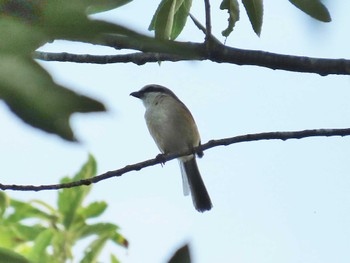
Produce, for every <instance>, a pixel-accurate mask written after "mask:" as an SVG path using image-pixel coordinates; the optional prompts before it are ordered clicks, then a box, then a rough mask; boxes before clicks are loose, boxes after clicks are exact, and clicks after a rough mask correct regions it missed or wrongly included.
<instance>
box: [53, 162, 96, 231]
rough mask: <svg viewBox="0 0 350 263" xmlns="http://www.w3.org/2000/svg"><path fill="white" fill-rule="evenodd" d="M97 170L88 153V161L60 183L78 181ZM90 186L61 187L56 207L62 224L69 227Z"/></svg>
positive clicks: (92, 174)
mask: <svg viewBox="0 0 350 263" xmlns="http://www.w3.org/2000/svg"><path fill="white" fill-rule="evenodd" d="M96 171H97V164H96V161H95V159H94V158H93V156H92V155H89V159H88V161H87V162H86V163H85V164H84V165H83V167H82V168H81V170H80V171H79V172H78V173H77V174H76V175H75V176H74V177H73V178H72V179H70V178H65V179H63V180H61V183H67V182H72V181H78V180H81V179H87V178H91V177H94V176H95V175H96ZM90 189H91V186H85V185H83V186H80V187H74V188H68V189H63V190H60V191H59V194H58V209H59V211H60V213H61V214H62V216H63V224H64V226H65V227H66V228H67V229H69V227H70V226H71V224H72V223H73V222H74V219H75V217H76V215H77V211H78V210H79V209H80V208H81V206H82V203H83V201H84V199H85V197H86V195H87V194H88V193H89V192H90Z"/></svg>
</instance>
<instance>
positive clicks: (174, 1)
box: [148, 0, 192, 40]
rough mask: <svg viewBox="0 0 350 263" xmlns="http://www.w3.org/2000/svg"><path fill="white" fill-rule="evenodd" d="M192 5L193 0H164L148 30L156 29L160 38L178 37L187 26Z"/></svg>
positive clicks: (156, 33) (172, 38)
mask: <svg viewBox="0 0 350 263" xmlns="http://www.w3.org/2000/svg"><path fill="white" fill-rule="evenodd" d="M191 5H192V0H162V2H161V3H160V4H159V6H158V8H157V10H156V12H155V14H154V15H153V18H152V21H151V24H150V26H149V28H148V30H154V31H155V35H156V37H157V38H160V39H166V40H169V39H171V40H174V39H176V38H177V37H178V35H179V34H180V33H181V31H182V30H183V28H184V27H185V24H186V21H187V18H188V15H189V12H190V9H191Z"/></svg>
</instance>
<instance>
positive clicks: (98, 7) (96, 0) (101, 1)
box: [87, 0, 132, 14]
mask: <svg viewBox="0 0 350 263" xmlns="http://www.w3.org/2000/svg"><path fill="white" fill-rule="evenodd" d="M131 1H132V0H89V3H90V6H89V7H88V8H87V13H88V14H95V13H100V12H104V11H108V10H111V9H114V8H118V7H121V6H123V5H126V4H128V3H130V2H131Z"/></svg>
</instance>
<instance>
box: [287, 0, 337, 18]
mask: <svg viewBox="0 0 350 263" xmlns="http://www.w3.org/2000/svg"><path fill="white" fill-rule="evenodd" d="M289 2H291V3H292V4H293V5H295V6H296V7H297V8H299V9H300V10H301V11H303V12H305V13H306V14H308V15H309V16H311V17H313V18H315V19H317V20H319V21H322V22H330V21H332V18H331V15H330V14H329V11H328V9H327V7H325V6H324V5H323V4H322V3H321V2H320V0H289Z"/></svg>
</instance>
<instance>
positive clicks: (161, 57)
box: [34, 51, 191, 65]
mask: <svg viewBox="0 0 350 263" xmlns="http://www.w3.org/2000/svg"><path fill="white" fill-rule="evenodd" d="M34 57H35V58H36V59H40V60H45V61H60V62H76V63H92V64H110V63H128V62H131V63H134V64H136V65H143V64H146V63H148V62H159V61H173V62H176V61H183V60H190V59H191V58H184V57H180V56H178V55H171V54H161V53H142V52H136V53H131V54H123V55H109V56H107V55H101V56H100V55H88V54H81V55H79V54H72V53H66V52H62V53H51V52H41V51H37V52H35V54H34Z"/></svg>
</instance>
